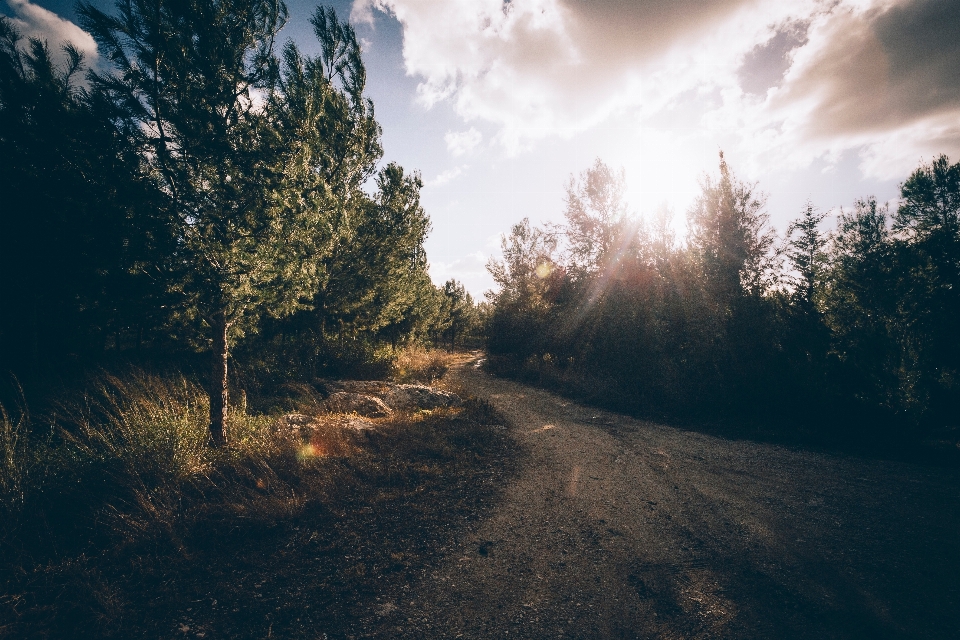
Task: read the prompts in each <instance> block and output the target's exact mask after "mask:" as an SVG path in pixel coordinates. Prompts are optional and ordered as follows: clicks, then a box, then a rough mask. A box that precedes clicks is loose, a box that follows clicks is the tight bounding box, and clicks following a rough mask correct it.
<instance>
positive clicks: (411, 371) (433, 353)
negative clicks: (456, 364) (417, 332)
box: [392, 345, 455, 384]
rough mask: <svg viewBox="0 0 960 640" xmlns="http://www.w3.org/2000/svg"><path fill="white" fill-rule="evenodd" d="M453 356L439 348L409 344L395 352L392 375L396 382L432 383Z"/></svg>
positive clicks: (445, 368)
mask: <svg viewBox="0 0 960 640" xmlns="http://www.w3.org/2000/svg"><path fill="white" fill-rule="evenodd" d="M454 357H455V356H454V355H453V354H451V353H449V352H446V351H441V350H439V349H427V348H426V347H422V346H419V345H411V346H409V347H405V348H404V349H402V350H399V351H398V352H397V354H396V357H395V358H394V362H393V370H392V375H393V378H394V379H395V380H396V381H397V382H419V383H423V384H433V383H434V382H436V381H437V380H439V379H440V378H442V377H443V374H444V373H446V372H447V369H448V368H449V367H450V364H451V362H452V361H453V359H454Z"/></svg>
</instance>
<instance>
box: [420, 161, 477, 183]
mask: <svg viewBox="0 0 960 640" xmlns="http://www.w3.org/2000/svg"><path fill="white" fill-rule="evenodd" d="M466 168H467V165H461V166H459V167H454V168H452V169H447V170H446V171H444V172H442V173H441V174H440V175H438V176H437V177H436V178H434V179H433V180H427V182H426V184H425V185H424V186H426V187H442V186H443V185H445V184H447V183H448V182H450V181H452V180H454V179H456V178H458V177H460V176H461V175H462V174H463V171H464V169H466Z"/></svg>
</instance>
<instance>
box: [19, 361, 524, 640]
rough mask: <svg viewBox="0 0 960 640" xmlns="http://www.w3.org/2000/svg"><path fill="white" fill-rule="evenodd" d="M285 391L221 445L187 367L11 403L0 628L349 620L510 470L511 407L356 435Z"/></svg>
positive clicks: (182, 630) (242, 412)
mask: <svg viewBox="0 0 960 640" xmlns="http://www.w3.org/2000/svg"><path fill="white" fill-rule="evenodd" d="M412 359H419V360H423V361H424V362H426V365H427V366H426V368H425V369H423V370H414V368H413V367H410V366H409V365H408V368H406V369H405V370H404V371H405V375H406V376H407V379H416V378H420V377H423V378H430V377H433V376H435V375H436V366H438V361H439V360H440V359H441V358H440V357H439V356H433V357H430V358H423V357H422V356H417V357H416V358H412ZM441 366H446V365H445V364H441ZM318 386H319V385H318ZM286 391H287V392H286V394H285V395H284V396H282V397H277V398H262V399H261V402H262V403H263V404H265V405H268V406H273V407H274V412H273V413H261V412H258V411H257V410H256V409H254V408H252V407H244V406H242V405H241V406H237V407H235V409H234V410H233V411H231V413H230V420H229V422H228V425H227V435H228V440H229V442H230V446H229V447H225V448H216V447H211V446H209V444H208V442H209V428H208V427H209V425H208V419H209V404H208V399H207V394H206V393H205V391H204V390H203V389H202V388H201V387H200V386H198V385H197V384H196V383H195V382H192V381H191V380H189V379H187V378H184V377H165V378H164V377H158V376H154V375H149V374H145V373H141V372H135V371H128V372H127V374H126V375H124V376H123V377H114V376H110V375H102V376H99V377H97V378H96V379H95V380H94V381H92V383H91V385H90V386H89V387H88V390H87V392H86V393H84V394H82V395H75V396H72V397H70V398H69V399H66V400H63V401H62V402H61V403H59V404H58V405H57V407H56V408H55V409H52V410H50V411H49V412H45V413H44V414H42V415H33V416H31V415H28V414H26V413H24V412H20V413H15V414H13V415H10V414H4V415H3V417H2V425H0V426H2V432H0V436H2V437H0V453H2V462H3V466H2V469H0V490H2V493H0V567H2V571H0V593H2V594H3V595H2V597H0V637H10V638H27V637H38V638H39V637H71V638H77V637H121V638H122V637H170V636H171V635H178V636H183V637H204V636H206V637H213V636H216V637H251V638H252V637H258V638H259V637H267V636H269V635H270V634H271V633H272V634H273V635H276V636H278V637H317V635H320V634H322V633H329V634H336V635H338V636H339V635H342V633H343V632H345V631H346V630H354V631H355V630H356V628H357V626H356V625H357V624H358V622H357V621H358V620H360V619H362V618H363V616H364V615H369V613H370V611H371V608H372V607H373V606H375V604H376V597H377V596H379V595H382V594H385V593H392V592H393V591H397V592H400V590H401V589H402V588H403V586H404V585H406V584H408V583H409V582H410V581H411V580H413V579H414V578H415V576H416V575H417V574H418V573H419V571H420V570H422V568H423V567H425V566H429V565H430V563H431V562H433V561H435V560H436V559H437V558H438V557H439V556H440V553H441V550H442V549H443V548H445V547H447V546H448V545H450V544H452V541H453V540H454V539H455V536H456V535H457V532H458V531H460V530H461V529H462V528H463V527H464V526H467V525H468V524H469V523H470V522H472V521H473V520H474V519H475V518H477V517H479V516H480V515H481V514H482V513H483V504H484V501H485V500H489V499H490V498H491V497H492V495H493V492H495V491H496V490H497V487H498V486H500V484H501V483H500V482H499V481H497V482H491V480H492V479H494V478H500V477H502V475H503V474H504V473H509V470H510V468H511V464H512V462H511V460H512V458H511V447H510V446H509V445H508V442H507V437H506V432H505V431H504V430H503V428H502V425H503V424H504V423H503V419H502V418H501V417H500V416H499V415H497V414H496V412H494V411H493V410H492V409H491V408H490V407H489V405H487V404H485V403H484V402H482V401H480V400H477V399H474V398H469V397H467V398H466V399H465V401H464V403H463V405H462V406H458V407H451V408H438V409H433V410H410V411H398V412H395V413H394V414H393V415H391V416H389V417H387V418H381V419H375V420H366V421H365V422H364V423H363V424H364V427H365V428H362V429H358V428H357V427H356V424H355V423H356V417H351V416H349V415H348V416H344V415H337V414H329V413H322V412H319V411H317V410H316V407H318V406H319V404H320V403H321V402H322V400H323V394H322V392H321V391H318V390H317V387H313V386H311V385H307V384H299V385H295V386H294V387H293V388H290V389H287V390H286ZM285 406H286V407H296V408H297V409H298V410H299V411H301V412H304V413H307V414H308V416H307V417H309V419H310V422H309V428H307V427H306V426H304V425H303V424H300V423H298V422H297V420H296V418H295V419H293V420H292V421H291V420H290V419H286V420H285V419H284V414H283V410H284V409H283V407H285ZM302 415H303V414H297V417H298V418H299V419H301V420H302V419H303V418H302V417H300V416H302ZM374 622H375V620H374Z"/></svg>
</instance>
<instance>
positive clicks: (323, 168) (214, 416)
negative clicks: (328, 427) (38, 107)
mask: <svg viewBox="0 0 960 640" xmlns="http://www.w3.org/2000/svg"><path fill="white" fill-rule="evenodd" d="M80 14H81V16H82V23H83V26H84V27H85V28H86V29H87V30H88V31H90V32H91V33H92V34H93V35H94V37H95V38H96V40H97V42H98V44H99V45H100V47H101V51H102V52H103V54H104V56H105V58H106V59H107V60H109V61H110V63H111V64H112V65H113V72H112V73H93V74H91V76H90V78H91V82H92V84H93V86H94V87H95V89H96V90H98V91H99V92H101V93H102V94H103V95H104V96H106V97H108V98H109V99H110V100H111V102H112V104H114V105H115V108H116V110H117V118H118V119H121V120H123V121H125V122H126V123H128V124H127V130H128V131H130V132H131V136H132V137H134V138H135V140H136V143H137V144H138V146H139V149H140V152H141V154H142V157H143V158H144V160H145V161H146V162H147V163H148V164H149V166H150V168H151V170H152V172H153V175H154V177H155V180H156V182H157V184H158V185H159V186H160V188H161V190H162V191H163V193H164V195H165V197H166V211H167V212H168V215H169V216H170V219H171V220H172V222H173V223H174V225H175V227H176V229H177V251H176V253H175V255H174V256H172V257H171V259H170V261H169V262H168V266H169V272H168V274H167V277H168V281H169V282H170V283H171V288H172V289H173V290H174V291H175V292H176V294H177V295H178V296H179V302H180V304H179V318H180V320H181V321H182V323H183V324H184V325H185V326H186V325H190V324H193V326H197V327H198V328H199V330H200V335H201V336H202V338H203V339H204V340H205V341H206V342H207V344H209V345H210V348H211V355H212V360H213V362H212V367H211V383H210V399H211V401H210V407H211V409H210V412H211V416H210V430H211V438H212V441H213V443H214V444H216V445H222V444H224V443H225V442H226V419H227V406H228V396H227V383H228V378H227V364H228V357H229V352H230V346H231V343H232V342H234V341H235V340H236V339H238V338H240V337H242V336H243V335H244V334H245V333H246V332H249V331H251V330H253V329H255V328H256V326H257V322H258V320H259V319H260V317H262V316H263V315H271V316H283V315H286V314H289V313H292V312H293V311H295V310H297V309H300V308H303V307H305V306H307V305H308V303H309V302H310V298H311V296H312V293H313V292H314V291H315V290H316V288H317V286H318V283H319V280H320V278H321V277H322V274H321V273H319V272H318V270H317V268H316V265H317V260H316V259H314V258H315V256H316V255H317V254H318V253H319V254H323V253H325V252H328V251H329V250H330V248H331V247H332V245H333V243H334V242H335V241H336V237H337V234H338V226H339V225H338V221H339V220H340V219H341V218H342V211H343V209H342V201H343V199H344V198H347V197H349V196H350V195H352V194H351V193H350V189H349V185H347V186H343V185H344V184H345V183H348V182H350V181H352V182H353V183H356V182H357V181H362V178H363V172H362V171H359V172H355V173H354V174H353V175H352V176H351V180H350V181H348V180H345V179H344V177H343V175H342V174H340V173H338V165H337V162H338V160H340V159H342V155H341V156H338V155H337V153H336V149H334V152H333V153H326V152H327V151H329V146H323V145H321V144H320V139H321V137H322V135H321V133H318V132H320V131H322V125H324V124H331V123H329V122H328V120H327V118H328V117H329V113H328V111H326V110H325V108H326V107H327V106H329V105H328V103H325V102H323V101H322V100H319V101H318V100H317V98H318V94H320V96H319V97H321V98H322V97H323V94H324V92H325V91H326V89H327V85H329V83H330V82H332V81H333V79H334V78H337V79H338V80H339V81H340V82H342V83H344V85H345V86H346V92H347V93H348V94H349V95H350V98H351V100H347V101H346V104H345V106H344V101H342V100H334V102H338V103H339V106H341V107H343V108H345V109H346V110H347V111H349V112H350V113H351V117H350V119H349V121H350V122H351V123H355V122H356V121H362V124H361V125H359V128H360V129H362V130H363V131H364V132H365V133H366V134H367V136H366V139H365V141H366V143H368V148H369V145H373V146H374V147H375V146H376V143H375V139H376V137H377V135H378V133H379V128H378V127H376V124H375V122H373V121H372V114H370V113H368V112H367V110H366V108H365V107H366V106H368V105H367V103H364V102H363V100H362V98H361V96H360V93H361V92H362V88H363V74H362V73H361V69H360V66H362V65H359V46H358V45H357V43H356V40H355V38H353V39H350V38H349V37H347V38H346V39H343V38H341V39H340V40H339V41H337V42H334V43H333V46H332V51H328V49H330V47H329V46H328V45H329V44H330V43H325V42H322V43H321V44H322V46H323V47H325V48H324V51H327V53H330V57H329V58H325V59H323V62H324V63H329V64H328V65H326V68H327V71H328V73H327V74H320V73H312V69H314V68H317V67H319V66H320V65H319V64H317V63H315V62H313V61H310V60H304V59H302V58H300V57H299V54H298V52H296V50H295V49H293V48H288V49H287V51H286V52H285V62H286V72H287V73H286V76H285V77H281V64H280V61H279V59H278V57H277V55H276V53H275V42H276V38H277V35H278V32H279V30H280V29H281V27H282V26H283V25H284V22H285V20H286V16H287V13H286V7H285V6H284V5H283V4H282V3H280V2H276V1H274V0H174V1H172V2H164V3H162V4H159V5H158V4H155V3H150V2H147V1H146V0H120V1H119V2H118V4H117V15H116V16H109V15H107V14H105V13H103V12H101V11H99V10H98V9H96V8H95V7H93V6H92V5H90V4H82V5H81V6H80ZM331 17H332V22H333V23H334V24H336V20H335V16H331V15H328V14H327V13H322V15H321V18H322V28H321V27H318V30H320V31H321V32H322V33H325V32H324V29H329V28H330V25H331ZM317 22H321V20H320V19H318V20H317ZM350 33H352V32H351V31H350V30H349V29H346V28H342V27H338V28H337V34H338V35H340V36H342V35H344V34H347V35H349V34H350ZM301 63H302V64H301ZM298 65H300V66H299V67H298ZM301 69H305V72H304V74H302V76H298V72H299V71H300V70H301ZM311 73H312V75H311ZM321 79H325V81H326V83H327V85H324V84H323V83H322V82H321ZM327 93H329V92H327ZM328 102H329V101H328ZM356 129H357V127H351V128H350V130H349V131H348V132H347V137H349V134H350V133H353V132H355V131H356ZM341 133H343V132H341ZM347 146H348V147H349V146H350V145H347ZM377 148H378V147H377Z"/></svg>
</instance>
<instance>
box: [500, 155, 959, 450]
mask: <svg viewBox="0 0 960 640" xmlns="http://www.w3.org/2000/svg"><path fill="white" fill-rule="evenodd" d="M764 201H765V200H764V196H763V194H762V193H761V192H759V191H758V189H757V187H756V185H752V184H747V183H744V182H742V181H740V180H738V179H737V178H736V177H735V176H734V174H733V171H732V169H731V168H730V167H729V166H728V165H727V163H726V162H725V160H724V159H723V156H722V154H721V158H720V169H719V174H718V175H715V176H711V177H707V178H705V179H704V181H703V183H702V192H701V195H700V197H699V198H698V199H697V201H696V202H695V204H694V205H693V206H692V207H691V209H690V210H689V211H688V212H687V215H686V221H687V229H688V233H687V236H686V238H685V239H683V240H681V239H680V238H679V237H678V236H677V234H676V231H675V229H676V227H675V225H674V224H673V213H672V212H671V211H670V210H669V209H667V208H665V207H664V208H662V209H660V210H659V211H657V212H656V214H655V215H653V216H648V217H645V218H639V217H636V216H633V215H631V212H630V211H629V209H628V206H627V203H626V202H625V200H624V175H623V174H622V173H618V172H616V171H614V170H612V169H611V168H610V167H608V166H607V165H605V164H604V163H603V162H601V161H600V160H598V161H597V162H596V163H595V164H594V166H592V167H591V168H590V169H588V170H587V171H585V172H584V173H583V174H582V175H581V176H579V177H578V178H576V179H573V180H571V182H570V183H569V185H568V187H567V197H566V210H565V215H566V223H565V224H563V225H556V226H543V227H538V226H535V225H533V224H531V223H530V222H529V220H524V221H522V222H521V223H519V224H518V225H516V226H515V227H514V228H513V230H512V231H511V233H510V234H508V235H506V236H505V237H504V238H503V246H502V248H503V259H502V260H498V261H492V262H491V263H490V265H489V270H490V272H491V273H492V275H493V277H494V279H495V280H496V282H497V284H498V290H497V291H496V292H494V294H493V295H492V298H491V302H492V306H493V309H492V312H491V316H490V321H489V326H488V329H487V330H488V350H489V353H490V364H491V366H492V368H493V369H494V370H495V371H499V372H502V373H506V374H509V375H517V376H521V377H523V378H525V379H527V380H531V381H533V382H536V383H541V384H545V385H548V386H551V387H554V388H558V389H561V390H564V391H566V392H568V393H571V394H573V395H575V396H577V397H579V398H583V399H587V400H590V401H592V402H596V403H600V404H603V405H606V406H612V407H616V408H619V409H621V410H627V411H631V412H635V413H639V414H642V415H647V416H653V417H658V418H669V419H674V420H681V421H688V422H691V423H699V424H703V423H708V424H709V423H713V424H717V423H724V422H725V423H727V424H734V425H740V426H741V427H745V428H744V431H747V432H749V431H751V430H753V431H754V432H755V431H756V428H757V427H758V426H759V427H763V428H765V429H767V430H768V431H776V432H779V433H781V434H788V435H789V434H793V435H804V434H805V436H804V437H806V436H813V437H817V438H829V439H831V440H833V441H842V440H852V441H858V442H861V443H874V444H876V443H878V442H881V441H887V443H903V442H906V441H913V442H916V441H918V440H923V439H927V440H931V441H936V442H938V443H939V446H944V447H947V448H948V449H951V450H954V451H953V452H954V453H956V446H955V445H956V444H957V443H958V441H960V431H958V428H960V423H958V420H957V416H958V415H960V377H958V375H960V350H958V346H960V342H958V341H957V339H956V326H957V324H956V318H957V317H958V313H960V164H950V161H949V160H948V159H947V158H946V157H945V156H941V157H939V158H936V159H934V160H933V161H932V162H929V163H926V164H923V165H921V166H920V167H919V168H918V169H917V170H916V171H915V172H914V173H912V174H911V175H910V176H908V177H907V179H906V180H905V181H904V182H903V183H902V185H901V197H900V200H899V202H898V203H893V204H892V205H888V204H886V203H880V202H877V201H876V200H875V199H874V198H865V199H863V200H860V201H858V202H857V203H856V205H855V206H854V208H852V209H844V210H840V211H838V212H836V213H837V215H836V227H835V228H830V227H829V225H827V224H826V222H825V221H826V218H827V214H828V213H830V212H827V211H822V210H818V209H817V208H816V206H815V205H814V204H812V203H808V204H807V206H806V207H804V209H803V210H802V211H801V212H799V217H798V218H797V219H796V220H795V221H794V222H792V223H791V224H790V225H789V227H788V228H787V229H786V232H785V234H784V235H783V236H781V237H778V236H776V235H775V233H774V230H773V229H772V228H771V227H770V225H769V224H768V215H767V213H766V209H765V206H764Z"/></svg>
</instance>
